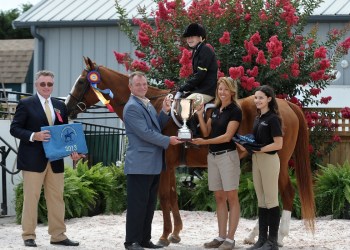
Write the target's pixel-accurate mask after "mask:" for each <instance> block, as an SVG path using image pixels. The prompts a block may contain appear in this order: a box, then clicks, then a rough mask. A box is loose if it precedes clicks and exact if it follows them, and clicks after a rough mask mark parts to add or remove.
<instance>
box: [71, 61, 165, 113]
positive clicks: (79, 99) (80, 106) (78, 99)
mask: <svg viewBox="0 0 350 250" xmlns="http://www.w3.org/2000/svg"><path fill="white" fill-rule="evenodd" d="M98 68H99V67H98V66H96V68H95V71H97V72H98ZM84 70H85V71H86V72H87V73H89V72H90V71H91V70H88V69H86V68H85V69H84ZM80 78H81V77H80ZM89 88H91V86H90V83H89V81H88V79H87V77H85V79H84V90H83V91H82V92H81V93H80V94H79V97H76V96H74V95H73V94H72V93H69V95H70V96H71V97H72V98H73V99H74V100H75V101H76V102H77V104H76V106H77V107H78V109H79V110H80V111H81V112H84V111H85V110H86V108H87V107H86V104H85V103H84V102H83V99H84V96H85V94H86V92H87V91H88V89H89ZM167 95H168V93H166V94H161V95H157V96H152V97H149V98H148V99H150V100H154V99H157V98H159V97H162V96H167ZM125 104H126V102H121V103H116V105H118V106H124V105H125Z"/></svg>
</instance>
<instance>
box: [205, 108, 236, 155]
mask: <svg viewBox="0 0 350 250" xmlns="http://www.w3.org/2000/svg"><path fill="white" fill-rule="evenodd" d="M230 121H237V122H239V123H241V121H242V110H241V109H240V107H238V106H237V105H236V104H234V103H231V104H229V105H228V106H226V107H225V108H223V110H222V111H221V112H220V108H215V109H214V110H213V113H212V114H211V131H210V135H209V138H215V137H218V136H220V135H223V134H225V133H226V130H227V126H228V123H229V122H230ZM209 149H210V150H211V151H212V152H218V151H221V150H227V149H233V150H235V149H236V144H235V143H234V142H233V140H230V142H225V143H220V144H210V145H209Z"/></svg>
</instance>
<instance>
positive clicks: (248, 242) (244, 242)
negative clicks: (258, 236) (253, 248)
mask: <svg viewBox="0 0 350 250" xmlns="http://www.w3.org/2000/svg"><path fill="white" fill-rule="evenodd" d="M243 244H249V245H253V244H255V241H254V240H251V239H249V238H245V239H244V240H243Z"/></svg>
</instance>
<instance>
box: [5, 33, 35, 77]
mask: <svg viewBox="0 0 350 250" xmlns="http://www.w3.org/2000/svg"><path fill="white" fill-rule="evenodd" d="M33 51H34V39H20V40H0V82H3V83H23V82H25V79H26V76H27V73H28V67H29V64H30V62H31V60H32V57H33Z"/></svg>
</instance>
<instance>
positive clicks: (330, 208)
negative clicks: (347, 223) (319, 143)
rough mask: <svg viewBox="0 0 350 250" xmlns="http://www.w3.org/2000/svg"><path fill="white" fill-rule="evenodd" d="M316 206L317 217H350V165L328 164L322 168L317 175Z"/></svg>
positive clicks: (346, 163)
mask: <svg viewBox="0 0 350 250" xmlns="http://www.w3.org/2000/svg"><path fill="white" fill-rule="evenodd" d="M315 193H316V206H317V208H318V209H317V215H318V216H324V215H330V214H332V215H333V217H334V218H344V217H348V215H349V214H348V213H349V212H350V211H347V210H346V209H348V208H347V207H348V204H349V203H350V164H349V162H348V161H345V162H344V164H343V165H339V164H337V165H336V166H335V165H333V164H328V165H327V167H324V166H320V171H319V172H318V173H317V175H316V187H315Z"/></svg>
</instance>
